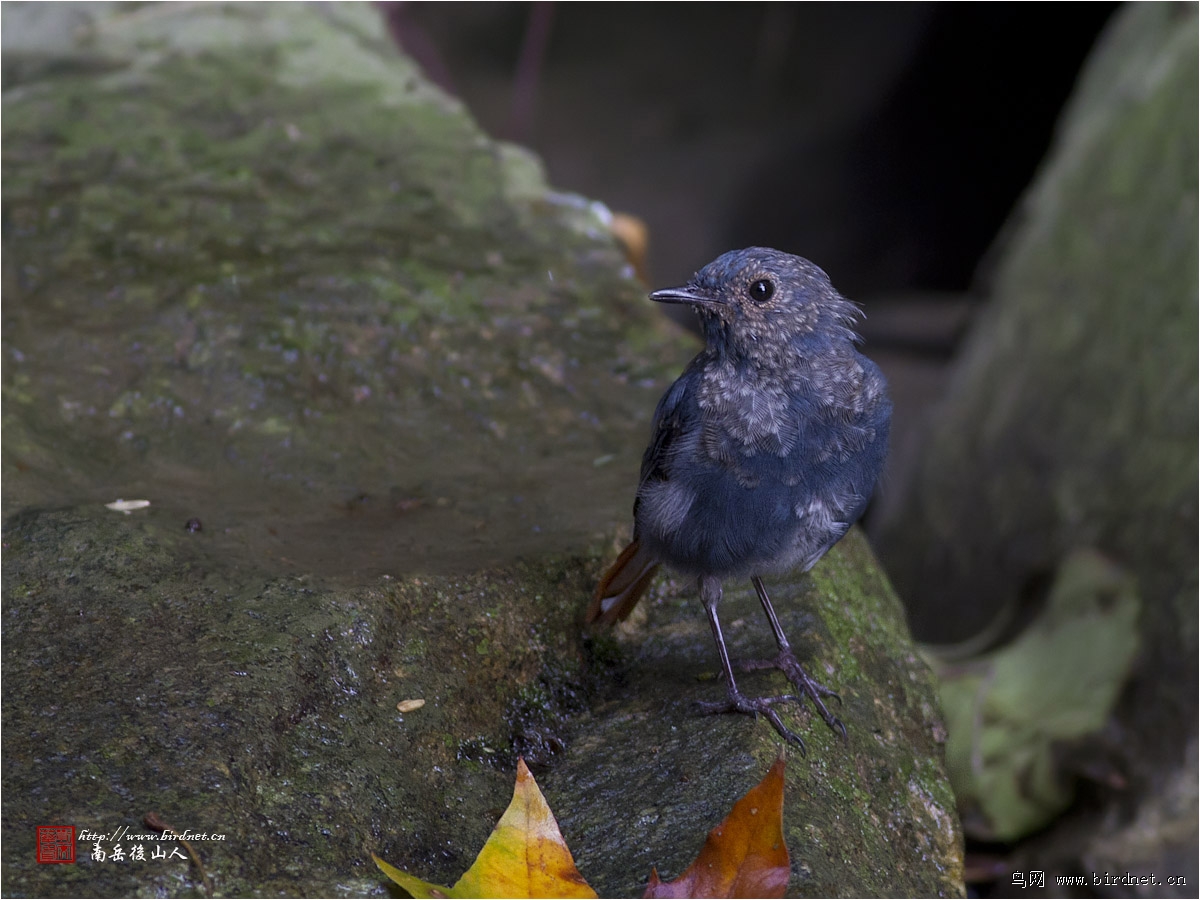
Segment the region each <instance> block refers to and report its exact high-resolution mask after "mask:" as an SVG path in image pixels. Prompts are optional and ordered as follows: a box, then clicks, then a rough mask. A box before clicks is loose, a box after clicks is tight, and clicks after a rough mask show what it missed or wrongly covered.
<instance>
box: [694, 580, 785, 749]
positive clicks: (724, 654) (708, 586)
mask: <svg viewBox="0 0 1200 900" xmlns="http://www.w3.org/2000/svg"><path fill="white" fill-rule="evenodd" d="M700 601H701V602H702V603H703V604H704V610H705V612H707V613H708V623H709V625H711V626H712V633H713V640H715V641H716V643H717V654H718V655H719V656H720V657H721V670H722V672H723V673H724V675H725V682H726V685H727V686H728V688H729V699H728V700H726V701H725V702H724V703H721V702H713V703H700V704H699V707H700V712H701V713H702V714H704V715H712V714H715V713H727V712H737V713H742V714H743V715H748V716H758V715H759V714H760V713H761V714H762V715H764V716H766V718H767V721H768V722H770V723H771V725H772V727H774V729H775V730H776V731H777V732H779V735H780V737H782V738H783V739H784V740H786V741H791V742H792V743H793V744H795V745H796V746H797V747H799V748H800V752H801V753H802V754H803V753H805V752H806V751H805V748H804V741H802V740H800V736H799V735H797V734H795V733H794V732H793V731H791V729H789V728H788V727H787V726H786V725H784V724H783V720H782V719H780V718H779V713H777V712H776V711H775V710H774V709H773V708H772V705H773V704H775V703H780V702H782V701H784V700H796V699H798V698H796V697H793V696H792V695H791V694H787V695H785V696H782V697H756V698H753V699H751V698H750V697H747V696H746V695H745V694H743V693H742V692H741V691H739V690H738V687H737V681H736V680H735V679H734V677H733V666H732V665H731V664H730V662H729V650H728V649H726V647H725V636H724V635H723V634H722V633H721V620H720V619H719V618H717V605H718V604H719V603H720V602H721V580H720V579H719V578H713V577H712V576H710V575H704V576H701V578H700Z"/></svg>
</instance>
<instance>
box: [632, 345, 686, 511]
mask: <svg viewBox="0 0 1200 900" xmlns="http://www.w3.org/2000/svg"><path fill="white" fill-rule="evenodd" d="M698 362H699V358H697V359H695V360H693V361H692V364H691V365H690V366H688V367H687V369H686V370H685V371H684V373H683V374H682V375H680V376H679V378H678V380H676V382H675V383H674V384H673V385H671V389H670V390H669V391H667V392H666V393H665V394H663V397H662V399H661V400H659V401H658V408H657V409H655V410H654V431H653V434H652V435H651V437H650V444H649V445H648V446H647V447H646V452H645V453H644V454H642V473H641V476H640V477H639V478H638V494H639V495H640V494H641V492H642V488H643V487H644V486H645V484H646V482H648V481H666V480H668V478H669V473H668V471H667V463H668V459H669V456H670V451H671V445H672V444H674V442H675V440H676V439H677V438H678V437H679V436H680V435H681V434H683V433H684V432H685V430H686V428H687V427H688V425H689V423H690V422H691V420H692V418H693V417H694V416H695V409H694V400H692V398H693V397H694V396H695V391H694V390H693V386H694V383H695V382H696V381H698V380H699V378H700V366H699V365H698ZM634 518H635V519H636V518H637V505H636V502H635V504H634Z"/></svg>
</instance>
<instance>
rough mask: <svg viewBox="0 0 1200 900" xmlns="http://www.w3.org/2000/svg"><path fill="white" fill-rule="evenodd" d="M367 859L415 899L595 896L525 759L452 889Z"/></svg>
mask: <svg viewBox="0 0 1200 900" xmlns="http://www.w3.org/2000/svg"><path fill="white" fill-rule="evenodd" d="M371 858H372V859H374V860H375V865H377V866H379V868H380V870H381V871H382V872H383V873H384V874H385V875H387V877H388V878H390V879H392V881H394V882H396V884H398V885H400V887H402V888H404V889H405V890H406V891H408V892H409V893H410V894H412V895H413V897H416V898H425V897H595V896H596V892H595V891H593V890H592V889H591V888H590V887H589V886H588V883H587V882H586V881H584V880H583V876H582V875H580V874H579V870H578V869H577V868H575V860H574V858H573V857H572V856H571V851H570V849H568V847H567V843H566V841H564V840H563V836H562V832H560V831H559V830H558V822H556V821H555V820H554V814H553V813H552V812H551V811H550V807H549V806H548V805H547V803H546V798H545V797H543V796H542V792H541V791H540V790H538V786H537V782H536V781H534V780H533V775H531V774H530V772H529V768H528V767H527V766H526V765H525V760H523V759H518V760H517V786H516V788H515V789H514V790H513V798H512V802H511V803H510V804H509V805H508V809H507V810H505V812H504V815H503V816H502V817H501V818H500V821H499V822H498V823H497V824H496V828H495V829H494V830H493V831H492V834H491V837H489V838H488V840H487V843H486V844H484V845H483V849H482V850H481V851H480V852H479V856H478V857H476V858H475V862H474V863H473V864H472V866H471V868H469V869H468V870H467V871H466V873H465V874H464V875H463V876H462V878H460V879H459V880H458V881H457V882H456V883H455V885H454V887H452V888H445V887H441V886H439V885H436V884H430V883H429V882H427V881H422V880H421V879H419V878H414V877H413V876H411V875H408V874H407V873H405V872H401V871H400V870H399V869H397V868H396V867H395V866H391V865H389V864H388V863H386V862H384V861H383V860H382V859H380V858H379V857H378V856H375V854H373V853H372V854H371ZM764 896H765V895H764Z"/></svg>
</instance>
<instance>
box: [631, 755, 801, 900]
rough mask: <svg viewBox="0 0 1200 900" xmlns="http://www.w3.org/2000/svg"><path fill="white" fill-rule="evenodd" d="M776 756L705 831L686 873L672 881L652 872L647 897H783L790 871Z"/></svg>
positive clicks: (781, 761)
mask: <svg viewBox="0 0 1200 900" xmlns="http://www.w3.org/2000/svg"><path fill="white" fill-rule="evenodd" d="M783 768H784V758H783V757H782V756H780V757H779V758H778V759H777V760H775V764H774V765H773V766H771V770H770V771H769V772H767V774H766V776H765V777H764V778H763V780H762V781H760V782H759V783H758V784H757V785H756V786H755V787H753V788H751V789H750V791H749V792H748V793H747V794H746V796H744V797H743V798H742V799H741V800H739V801H738V802H737V803H735V804H734V805H733V809H732V810H730V811H729V815H728V816H726V817H725V821H723V822H722V823H721V824H720V825H718V826H717V827H716V828H714V829H713V830H712V831H710V832H709V833H708V840H706V841H705V842H704V846H703V847H702V848H701V849H700V855H699V856H697V857H696V861H695V862H693V863H692V864H691V865H690V866H689V867H688V870H687V871H686V872H684V873H683V874H682V875H680V876H679V877H678V878H676V879H675V880H674V881H667V882H663V881H659V880H658V870H657V869H655V870H654V871H652V872H651V873H650V883H649V884H648V885H647V886H646V893H645V894H643V896H645V897H782V896H783V893H784V891H785V890H787V884H788V877H789V876H790V875H791V860H790V859H789V857H788V849H787V844H785V843H784V840H783Z"/></svg>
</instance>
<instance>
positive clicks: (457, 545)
mask: <svg viewBox="0 0 1200 900" xmlns="http://www.w3.org/2000/svg"><path fill="white" fill-rule="evenodd" d="M72 9H73V12H72V16H74V17H75V18H70V19H69V22H68V24H69V26H70V27H69V28H66V29H65V30H66V34H67V37H66V38H65V39H61V40H58V41H57V42H56V41H55V40H50V39H47V40H45V41H40V42H34V43H33V44H31V46H35V47H36V49H37V52H36V53H34V52H32V51H31V52H30V53H28V54H26V55H25V56H21V55H20V54H17V55H16V56H14V55H13V54H11V53H6V59H5V65H6V90H5V94H4V113H5V129H4V136H3V151H4V167H5V196H4V251H5V252H4V255H3V265H4V272H3V278H4V296H5V303H4V309H3V316H4V331H3V353H4V357H3V359H4V370H3V389H4V409H3V417H4V421H3V425H4V446H3V477H4V495H3V509H4V515H5V526H4V542H5V546H4V563H3V570H4V571H3V576H4V597H5V603H4V610H3V628H4V638H5V640H4V650H3V674H4V682H5V695H6V696H5V707H4V713H5V714H4V721H3V728H4V744H5V753H4V758H3V777H4V788H5V790H4V798H5V799H4V805H5V815H4V829H5V844H4V846H5V852H4V859H3V886H4V890H5V891H6V893H12V894H25V895H43V896H44V895H69V894H78V893H84V892H86V893H96V894H100V895H146V894H155V895H162V894H166V895H195V894H202V893H204V892H205V891H206V886H205V881H204V877H202V875H201V873H200V872H199V870H198V869H197V868H196V867H195V866H194V865H192V864H190V863H188V862H182V861H179V860H177V859H176V860H172V861H171V862H170V863H169V864H168V863H165V862H161V861H158V862H156V861H146V862H144V863H136V864H135V863H128V862H125V863H114V862H113V861H111V859H110V860H107V861H104V862H101V861H96V860H92V859H91V858H90V853H91V850H92V846H91V845H90V844H89V845H83V844H81V845H80V846H79V848H78V850H79V856H80V862H79V863H77V864H76V865H74V866H39V865H37V864H36V862H35V854H34V828H35V826H37V825H45V824H74V825H76V826H78V827H80V828H87V829H90V830H92V831H96V832H100V833H105V834H112V833H113V832H115V831H116V830H117V829H118V828H121V827H124V828H127V829H128V830H129V831H130V832H132V833H143V832H145V831H146V829H145V828H144V827H143V826H142V825H141V822H142V820H143V817H144V816H146V814H147V813H150V812H153V813H156V814H157V815H159V816H161V817H162V819H164V820H165V821H166V822H168V823H170V824H171V825H172V826H173V827H175V828H176V829H177V830H183V829H187V830H189V831H191V832H193V833H196V832H208V833H210V834H211V833H219V834H222V835H224V840H222V841H219V842H199V843H196V844H195V847H196V849H197V850H198V852H199V855H200V857H201V858H202V860H203V862H204V866H205V868H206V871H207V877H208V878H209V879H210V881H211V885H212V888H213V890H214V892H215V893H217V894H222V895H224V894H231V895H238V894H255V895H259V894H283V895H293V894H338V895H341V894H375V895H384V894H386V891H387V888H386V887H385V882H384V881H383V879H382V878H381V876H380V875H379V874H378V873H377V872H376V871H375V869H374V867H373V866H372V865H371V863H370V859H369V855H368V852H369V851H375V852H378V853H380V855H382V856H384V857H385V858H387V859H389V861H391V862H393V863H395V864H397V865H399V866H402V867H404V868H406V869H409V870H410V871H413V872H414V873H415V874H418V875H421V876H422V877H425V878H428V879H431V880H434V881H441V882H443V883H452V882H453V881H454V880H455V878H457V876H458V874H460V873H461V872H462V871H463V870H464V869H465V868H466V867H467V866H468V865H469V864H470V861H471V859H472V858H473V856H474V854H475V853H476V852H477V851H478V849H479V848H480V847H481V846H482V844H483V842H484V840H485V839H486V837H487V834H488V832H489V831H490V829H491V827H492V825H493V823H494V822H495V819H496V818H497V817H498V816H499V814H500V812H501V811H502V810H503V808H504V805H505V804H506V803H507V799H508V797H509V795H510V793H511V788H512V778H513V771H514V769H513V767H514V763H515V758H516V756H517V755H519V754H520V755H524V756H525V757H526V758H527V759H528V760H530V762H531V764H532V765H534V767H535V771H536V772H537V773H538V777H539V779H540V780H541V781H542V787H543V790H544V791H545V792H546V795H547V797H548V799H549V801H550V803H551V805H552V807H553V808H554V809H555V811H556V812H557V813H558V814H559V816H560V819H561V821H562V822H563V827H564V833H565V835H566V837H567V839H568V841H570V842H571V843H572V846H573V849H574V850H575V853H576V857H577V859H579V860H580V865H581V869H582V870H583V872H584V874H585V876H586V877H588V878H589V879H590V880H591V881H592V883H593V884H594V885H595V886H596V888H597V889H598V890H600V891H601V892H602V893H614V892H624V891H628V890H633V889H636V886H637V885H638V884H640V883H641V881H642V880H644V879H645V878H646V877H647V876H648V874H649V869H648V867H645V869H644V871H643V866H642V865H641V864H642V862H643V861H644V860H648V861H650V862H651V864H657V865H658V866H659V869H660V871H661V872H663V873H664V874H666V873H668V872H677V871H678V870H680V869H682V868H683V867H684V865H686V862H687V861H688V860H687V858H685V857H690V855H691V854H694V852H695V848H694V847H689V846H688V844H687V837H693V838H694V843H695V845H696V847H698V846H699V844H700V843H701V842H702V840H703V836H704V834H705V833H706V831H707V830H708V829H709V828H711V827H712V826H713V825H715V824H716V823H717V822H718V821H720V819H721V817H722V816H723V815H724V814H725V811H727V809H728V807H729V805H730V804H731V803H732V802H733V800H734V799H736V797H737V796H740V795H741V794H742V793H744V792H745V790H746V789H748V788H749V787H750V786H752V785H753V784H754V783H756V782H757V781H758V780H759V778H761V776H762V773H763V772H764V771H765V769H766V767H767V766H768V765H769V764H770V762H771V760H772V759H773V758H774V755H775V753H776V752H777V749H778V743H777V742H776V740H775V736H774V733H773V732H772V731H771V730H770V729H769V728H767V726H766V725H765V723H754V722H751V721H749V720H747V719H742V718H730V717H718V718H697V717H695V716H693V715H692V714H691V708H690V704H691V702H692V701H693V700H696V699H703V698H706V697H709V695H710V693H711V692H712V691H713V690H717V691H720V690H721V688H720V685H719V684H711V683H704V682H702V681H697V678H698V677H699V676H704V675H706V674H708V673H712V672H714V671H715V669H716V663H715V657H714V656H713V653H712V649H711V646H710V638H709V636H708V634H707V629H706V626H705V624H704V619H703V615H702V613H701V611H700V609H699V606H698V603H697V602H696V601H695V600H694V598H693V597H692V595H691V587H690V585H677V584H675V583H673V582H668V583H665V584H664V585H661V586H660V587H659V588H657V589H656V593H655V599H656V601H657V602H656V603H653V604H649V605H648V613H647V617H646V618H645V619H639V620H638V621H639V622H640V627H641V629H642V630H640V631H629V632H623V633H622V634H621V635H618V636H615V637H614V636H600V637H595V638H592V637H587V636H585V635H584V634H583V632H582V629H581V628H580V626H579V622H580V619H581V614H582V609H583V606H584V604H585V602H586V598H587V596H588V594H589V593H590V590H591V587H592V585H593V584H594V579H595V577H596V575H597V573H598V572H599V570H600V568H601V566H602V562H603V560H602V557H606V556H608V555H609V554H610V546H611V542H612V540H613V536H614V534H616V533H617V532H619V530H620V528H621V527H623V525H624V524H625V523H626V522H627V520H628V516H629V504H630V502H631V499H632V494H633V490H634V479H635V475H636V472H637V467H638V460H639V458H640V454H641V451H642V448H643V446H644V442H645V437H646V434H647V432H648V429H649V420H650V416H651V414H652V412H653V408H654V404H655V402H656V401H657V398H658V396H659V395H660V393H661V392H662V391H663V390H664V389H665V387H666V385H667V384H668V383H669V380H670V378H672V377H673V376H674V375H675V374H676V373H677V372H678V371H679V370H680V368H681V367H682V365H683V364H684V363H685V362H686V360H687V359H688V357H689V356H690V354H691V353H692V352H694V345H693V344H692V343H691V342H690V339H688V338H686V337H684V336H682V335H681V334H680V333H678V332H677V331H675V330H673V329H672V327H671V326H669V325H668V324H667V323H665V321H663V320H662V319H660V318H659V317H658V316H656V315H655V314H654V311H653V310H651V309H650V304H648V303H646V302H645V301H644V288H643V287H642V286H640V285H638V284H637V283H636V282H635V281H634V280H633V279H632V277H631V276H630V275H629V273H628V270H627V267H626V266H625V265H624V263H623V261H622V259H621V257H620V255H619V253H618V252H617V249H616V247H615V245H614V243H613V242H612V240H611V239H610V238H609V236H608V234H607V231H606V229H605V223H604V219H603V213H602V210H598V209H597V208H594V207H593V206H591V205H589V204H587V203H586V202H584V201H581V200H579V199H578V198H572V197H568V196H563V195H559V194H555V193H553V192H552V191H550V190H549V189H548V188H547V187H546V186H545V184H544V182H543V180H542V176H541V174H540V171H539V168H538V164H537V162H536V160H534V159H532V158H531V157H529V156H528V155H527V154H525V153H524V152H523V151H521V150H520V149H518V148H514V147H510V146H507V145H502V144H498V143H496V142H493V141H491V140H490V139H488V138H487V137H486V136H485V135H483V134H482V133H481V132H480V131H479V130H478V129H477V128H476V126H475V125H474V124H473V123H472V122H471V121H470V119H469V118H468V117H467V116H466V115H465V114H464V113H463V111H462V110H461V108H460V107H459V105H458V104H457V103H456V102H455V101H454V100H452V99H451V98H448V97H446V96H444V95H442V94H440V93H439V92H437V91H436V89H433V88H431V87H429V86H428V85H427V84H426V83H425V82H424V81H423V80H422V79H421V77H420V75H419V73H417V72H416V70H415V69H413V68H412V67H411V65H410V64H409V63H407V62H406V61H405V60H404V59H403V58H402V57H400V56H398V55H397V54H396V53H395V52H394V50H393V49H392V48H391V47H390V46H389V45H388V44H387V42H386V39H385V38H384V37H383V36H382V31H381V29H380V27H379V25H378V23H377V22H376V21H375V19H374V17H373V14H372V13H371V11H370V8H369V7H365V6H357V5H345V6H341V5H328V6H318V5H298V6H290V5H256V4H250V5H239V6H232V7H225V6H204V5H182V6H178V7H176V6H170V7H168V6H162V7H160V6H145V7H142V6H131V7H125V6H113V7H96V8H85V10H84V11H80V8H72ZM12 15H13V12H12V11H11V10H10V9H8V8H6V9H5V26H6V29H5V30H6V36H8V35H10V34H11V33H12V30H13V29H14V28H19V27H21V23H22V21H23V20H22V19H20V18H19V17H17V18H12ZM61 24H62V23H59V26H61ZM59 26H55V27H52V28H50V29H49V33H50V34H52V35H53V34H58V35H60V36H61V34H62V33H63V30H64V29H63V28H62V27H59ZM56 28H57V30H56ZM117 499H124V500H134V499H144V500H148V501H150V505H149V506H147V507H144V508H140V509H135V510H132V511H131V512H129V513H128V514H125V513H123V512H121V511H119V510H114V509H108V508H106V506H105V505H106V504H108V503H111V502H112V501H115V500H117ZM778 590H779V591H780V599H781V600H782V601H783V602H781V603H780V604H779V605H780V606H781V607H787V613H786V615H785V623H784V624H785V627H788V628H790V630H791V633H792V634H793V635H794V636H795V637H797V638H799V636H800V635H801V634H807V635H811V646H809V645H808V644H804V647H805V649H807V650H810V651H811V653H812V655H813V659H814V660H815V661H816V662H815V663H814V664H815V665H817V666H818V667H822V668H826V669H827V670H828V671H829V673H830V676H829V680H830V681H831V682H832V683H834V684H836V685H837V687H838V688H839V690H840V691H841V693H842V696H843V699H844V701H845V709H844V714H843V717H844V718H845V719H846V721H847V723H848V724H849V726H850V741H849V744H848V745H842V744H841V743H840V742H839V741H838V740H836V739H835V738H834V735H833V734H832V732H828V730H827V729H825V726H824V725H823V724H821V723H819V722H816V723H811V722H807V721H805V719H806V714H804V713H798V714H797V716H796V719H795V720H794V721H795V722H796V725H797V727H799V728H800V729H801V731H802V733H803V734H804V735H805V737H806V740H809V743H810V755H809V758H808V759H807V760H805V759H800V758H796V759H794V760H793V761H792V763H791V764H790V774H789V782H788V784H789V788H788V790H789V794H788V798H787V800H786V801H785V810H786V815H787V817H788V818H787V822H788V828H789V843H790V845H791V846H792V852H793V860H794V865H795V874H796V877H795V878H794V879H793V882H792V890H793V891H794V892H799V893H812V894H828V893H831V892H833V893H858V892H859V891H860V890H866V891H867V892H877V893H886V892H888V890H887V889H886V888H885V887H884V884H885V882H884V881H881V880H880V879H881V878H884V877H885V875H884V873H886V877H887V878H895V879H897V880H896V881H891V882H886V883H889V884H895V885H899V884H903V885H906V886H907V887H904V888H903V889H901V888H899V887H897V888H895V889H896V890H898V891H900V890H902V892H905V893H919V894H951V895H953V894H956V893H959V892H961V851H960V847H959V844H960V841H959V834H958V830H957V829H958V826H957V821H956V820H955V818H954V815H953V801H952V798H951V796H950V793H949V789H948V787H947V783H946V781H945V778H944V773H943V770H942V763H941V747H940V744H939V740H940V728H941V726H940V724H939V721H938V715H937V710H936V702H935V701H934V699H933V687H932V681H931V676H930V675H929V673H928V670H927V669H926V668H925V667H924V665H923V664H922V663H921V662H920V661H919V660H918V659H917V658H916V657H915V656H914V655H913V654H912V651H911V645H910V643H909V640H908V637H907V634H906V632H905V630H904V627H903V624H902V621H903V617H902V613H901V610H900V608H899V605H898V603H897V602H896V600H895V597H894V595H893V594H892V593H891V592H890V589H889V588H888V586H887V584H886V582H885V581H884V580H883V579H882V578H881V576H880V575H879V573H878V570H877V567H876V566H875V563H874V561H873V559H872V558H871V556H870V553H869V551H868V550H867V549H866V546H865V544H864V543H863V542H862V541H861V538H860V537H859V536H858V535H857V534H855V535H854V536H852V537H851V538H848V539H847V540H846V541H845V542H843V545H842V546H839V547H838V548H837V549H835V551H834V552H832V553H831V554H830V556H829V558H828V559H827V560H826V561H825V562H823V563H822V564H821V566H820V567H818V569H817V571H816V572H814V573H813V575H812V576H811V577H810V578H804V579H800V580H798V581H796V582H795V583H794V584H791V585H781V586H779V587H778ZM788 599H791V600H793V601H794V602H790V603H789V602H787V601H788ZM727 607H728V609H729V613H728V617H729V619H730V621H731V622H736V621H737V620H738V619H741V618H743V617H744V619H745V621H746V622H747V623H750V624H748V625H747V627H745V628H742V627H741V626H737V625H734V626H732V627H731V631H732V633H733V635H734V641H735V644H737V643H739V642H740V641H741V640H742V635H743V634H745V635H753V636H754V637H753V640H754V641H759V640H760V639H762V638H766V637H767V635H768V634H769V632H767V631H766V629H765V627H761V628H760V623H759V621H758V616H757V615H756V612H755V608H754V607H755V603H754V601H753V596H752V593H751V592H750V591H749V590H748V586H741V589H740V590H738V591H731V592H730V597H729V601H728V603H727ZM748 639H749V638H748ZM755 683H758V684H759V686H761V687H763V689H764V692H765V690H766V689H767V688H768V685H769V684H770V676H765V675H764V676H761V678H759V679H755ZM411 700H424V701H425V702H424V705H422V706H420V707H417V708H414V707H413V705H412V704H408V703H405V701H411ZM398 705H399V706H401V707H402V708H403V709H404V711H401V710H400V709H398ZM681 783H682V784H683V785H684V786H685V788H686V790H678V791H677V790H676V788H677V787H678V786H679V785H680V784H681ZM651 794H655V795H657V797H659V798H661V800H658V799H648V798H649V797H650V795H651ZM647 802H650V803H657V804H661V805H662V806H663V807H664V808H663V809H662V810H661V811H660V812H656V813H655V814H653V815H645V816H643V815H635V813H636V812H637V811H638V810H641V809H642V808H643V805H644V804H645V803H647ZM897 835H900V836H904V835H909V836H911V837H912V839H911V840H908V839H900V840H897V839H896V836H897ZM601 848H603V850H601ZM102 849H103V850H105V851H106V852H108V853H111V851H112V850H113V845H112V843H111V842H109V843H103V842H102ZM124 849H125V850H126V852H128V849H129V847H128V846H126V847H125V848H124ZM672 854H676V855H677V857H678V862H679V865H676V864H675V862H676V856H672ZM881 854H882V856H881ZM900 879H902V880H900Z"/></svg>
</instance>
